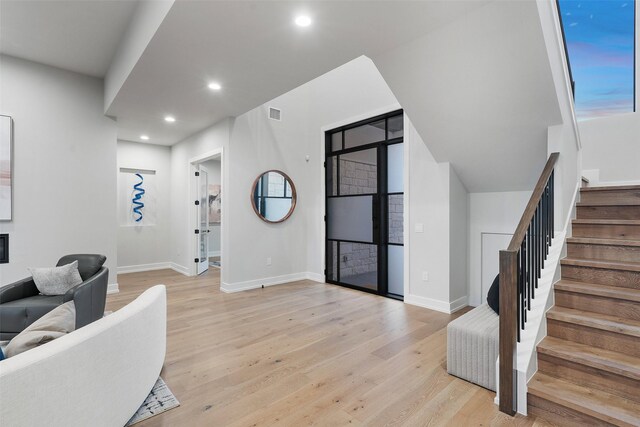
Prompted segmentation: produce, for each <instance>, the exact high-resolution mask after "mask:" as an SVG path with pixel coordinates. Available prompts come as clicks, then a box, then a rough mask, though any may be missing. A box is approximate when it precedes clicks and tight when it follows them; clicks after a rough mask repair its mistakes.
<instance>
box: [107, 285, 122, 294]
mask: <svg viewBox="0 0 640 427" xmlns="http://www.w3.org/2000/svg"><path fill="white" fill-rule="evenodd" d="M118 292H120V288H119V287H118V284H117V283H110V284H109V285H108V286H107V295H109V294H117V293H118Z"/></svg>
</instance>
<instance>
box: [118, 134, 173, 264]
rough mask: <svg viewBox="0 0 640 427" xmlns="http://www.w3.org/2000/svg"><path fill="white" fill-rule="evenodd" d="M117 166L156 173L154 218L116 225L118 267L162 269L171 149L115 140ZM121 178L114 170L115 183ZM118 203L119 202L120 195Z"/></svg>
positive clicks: (167, 228) (166, 254) (166, 246)
mask: <svg viewBox="0 0 640 427" xmlns="http://www.w3.org/2000/svg"><path fill="white" fill-rule="evenodd" d="M120 168H131V169H148V170H154V171H155V172H156V174H155V177H154V180H155V191H156V194H155V197H154V199H155V204H156V206H155V209H156V216H155V219H156V221H155V224H153V225H145V226H130V225H123V224H118V270H119V271H120V272H131V271H136V270H141V269H149V268H160V267H163V268H166V267H167V263H168V262H169V261H170V254H171V251H170V244H169V232H170V228H171V222H170V215H169V212H170V203H171V200H170V188H171V149H170V148H169V147H165V146H160V145H153V144H142V143H138V142H129V141H118V171H119V170H120ZM122 178H123V177H122V174H121V173H120V172H118V182H119V180H120V179H122ZM119 187H120V186H119V185H118V188H119ZM118 203H119V204H120V203H122V200H121V199H120V198H119V200H118ZM118 209H121V206H118Z"/></svg>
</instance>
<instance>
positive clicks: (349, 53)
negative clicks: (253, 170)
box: [107, 0, 486, 145]
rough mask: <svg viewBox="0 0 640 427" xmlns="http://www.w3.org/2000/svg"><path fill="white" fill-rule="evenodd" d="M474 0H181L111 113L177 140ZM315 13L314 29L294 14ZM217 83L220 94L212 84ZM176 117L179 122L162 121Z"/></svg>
mask: <svg viewBox="0 0 640 427" xmlns="http://www.w3.org/2000/svg"><path fill="white" fill-rule="evenodd" d="M485 3H486V1H484V0H482V1H481V0H470V1H451V0H446V1H375V2H373V1H371V2H359V1H332V2H327V1H323V2H318V1H316V2H313V1H312V2H304V3H302V2H291V1H268V2H267V1H210V2H203V1H200V2H195V1H180V0H179V1H176V3H175V4H174V5H173V7H172V8H171V10H170V11H169V13H168V14H167V16H166V18H165V20H164V21H163V23H162V24H161V25H160V27H159V29H158V31H157V32H156V34H155V35H154V37H153V38H152V40H151V42H150V43H149V45H148V46H147V48H146V50H145V51H144V53H143V54H142V56H141V58H140V60H139V61H138V63H137V64H136V66H135V67H134V69H133V70H132V72H131V73H130V75H129V77H128V79H127V80H126V82H125V83H124V85H123V86H122V88H121V89H120V91H119V93H118V95H117V96H116V98H115V99H114V101H113V103H112V104H111V105H110V107H109V108H108V110H107V113H108V114H109V115H111V116H116V117H117V119H118V127H119V135H118V137H119V138H120V139H124V140H132V141H140V139H139V136H140V135H141V134H148V135H149V136H150V137H151V140H150V141H149V142H151V143H155V144H162V145H172V144H174V143H176V142H178V141H180V140H182V139H184V138H185V137H187V136H189V135H191V134H193V133H195V132H197V131H198V130H201V129H203V128H205V127H207V126H209V125H211V124H212V123H214V122H216V121H218V120H220V119H223V118H225V117H229V116H237V115H240V114H242V113H244V112H246V111H248V110H250V109H252V108H255V107H257V106H259V105H261V104H263V103H265V102H267V101H269V100H271V99H273V98H275V97H277V96H279V95H281V94H283V93H285V92H287V91H289V90H291V89H294V88H295V87H297V86H299V85H301V84H304V83H306V82H307V81H310V80H312V79H314V78H316V77H318V76H320V75H322V74H324V73H326V72H328V71H330V70H332V69H334V68H336V67H337V66H339V65H342V64H344V63H346V62H348V61H350V60H352V59H354V58H356V57H358V56H360V55H368V56H370V55H373V54H376V53H379V52H383V51H386V50H388V49H391V48H393V47H395V46H398V45H400V44H402V43H405V42H407V41H410V40H413V39H415V38H417V37H419V36H421V35H423V34H425V33H427V32H429V31H432V30H434V29H436V28H438V27H440V26H442V25H444V24H446V23H447V22H450V21H453V20H455V19H456V18H458V17H460V16H461V15H463V14H465V13H467V12H469V11H470V10H473V9H475V8H478V7H480V6H482V5H483V4H485ZM302 12H304V13H307V14H309V15H310V16H311V17H312V19H313V25H312V26H311V27H308V28H299V27H296V26H295V25H294V23H293V20H294V17H295V16H296V15H297V14H299V13H302ZM210 80H216V81H218V82H220V84H222V86H223V89H222V90H221V91H220V92H212V91H210V90H209V89H208V88H207V83H208V82H209V81H210ZM166 114H172V115H174V116H175V117H176V119H177V121H176V122H175V123H173V124H168V123H165V122H164V121H163V117H164V116H165V115H166Z"/></svg>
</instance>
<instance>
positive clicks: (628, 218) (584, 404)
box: [528, 186, 640, 426]
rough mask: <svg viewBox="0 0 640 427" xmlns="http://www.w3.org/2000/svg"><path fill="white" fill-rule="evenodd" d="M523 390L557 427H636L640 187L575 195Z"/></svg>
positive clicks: (639, 407) (531, 406)
mask: <svg viewBox="0 0 640 427" xmlns="http://www.w3.org/2000/svg"><path fill="white" fill-rule="evenodd" d="M576 207H577V219H576V220H574V221H573V227H572V228H573V237H570V238H568V239H567V257H566V258H565V259H563V260H562V261H561V265H562V280H560V281H559V282H558V283H556V284H555V288H554V292H555V306H554V307H553V308H551V310H549V311H548V312H547V333H548V336H547V337H546V338H545V339H544V340H542V342H541V343H540V344H539V345H538V348H537V350H538V372H537V373H536V374H535V375H534V377H533V378H532V379H531V381H530V382H529V384H528V413H529V414H531V415H534V416H538V417H541V418H544V419H546V420H547V421H549V422H551V423H552V424H554V425H558V426H592V425H593V426H603V425H604V426H607V425H615V426H640V186H621V187H587V188H582V189H581V191H580V202H579V203H578V204H577V206H576Z"/></svg>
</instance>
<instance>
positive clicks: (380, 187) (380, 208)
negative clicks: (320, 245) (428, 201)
mask: <svg viewBox="0 0 640 427" xmlns="http://www.w3.org/2000/svg"><path fill="white" fill-rule="evenodd" d="M403 137H404V121H403V112H402V110H399V111H395V112H393V113H389V114H385V115H381V116H377V117H372V118H371V119H367V120H363V121H360V122H357V123H353V124H350V125H347V126H342V127H340V128H337V129H333V130H330V131H328V132H326V134H325V144H326V147H325V153H326V159H325V170H326V211H325V221H326V264H325V265H326V271H325V275H326V279H327V282H328V283H333V284H337V285H342V286H347V287H350V288H355V289H360V290H363V291H366V292H372V293H376V294H379V295H385V296H389V297H393V298H399V299H401V298H403V293H404V291H403V289H404V275H403V272H404V230H403V224H404V222H403V219H404V215H403V210H404V208H403V207H404V150H403V147H404V138H403Z"/></svg>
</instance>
